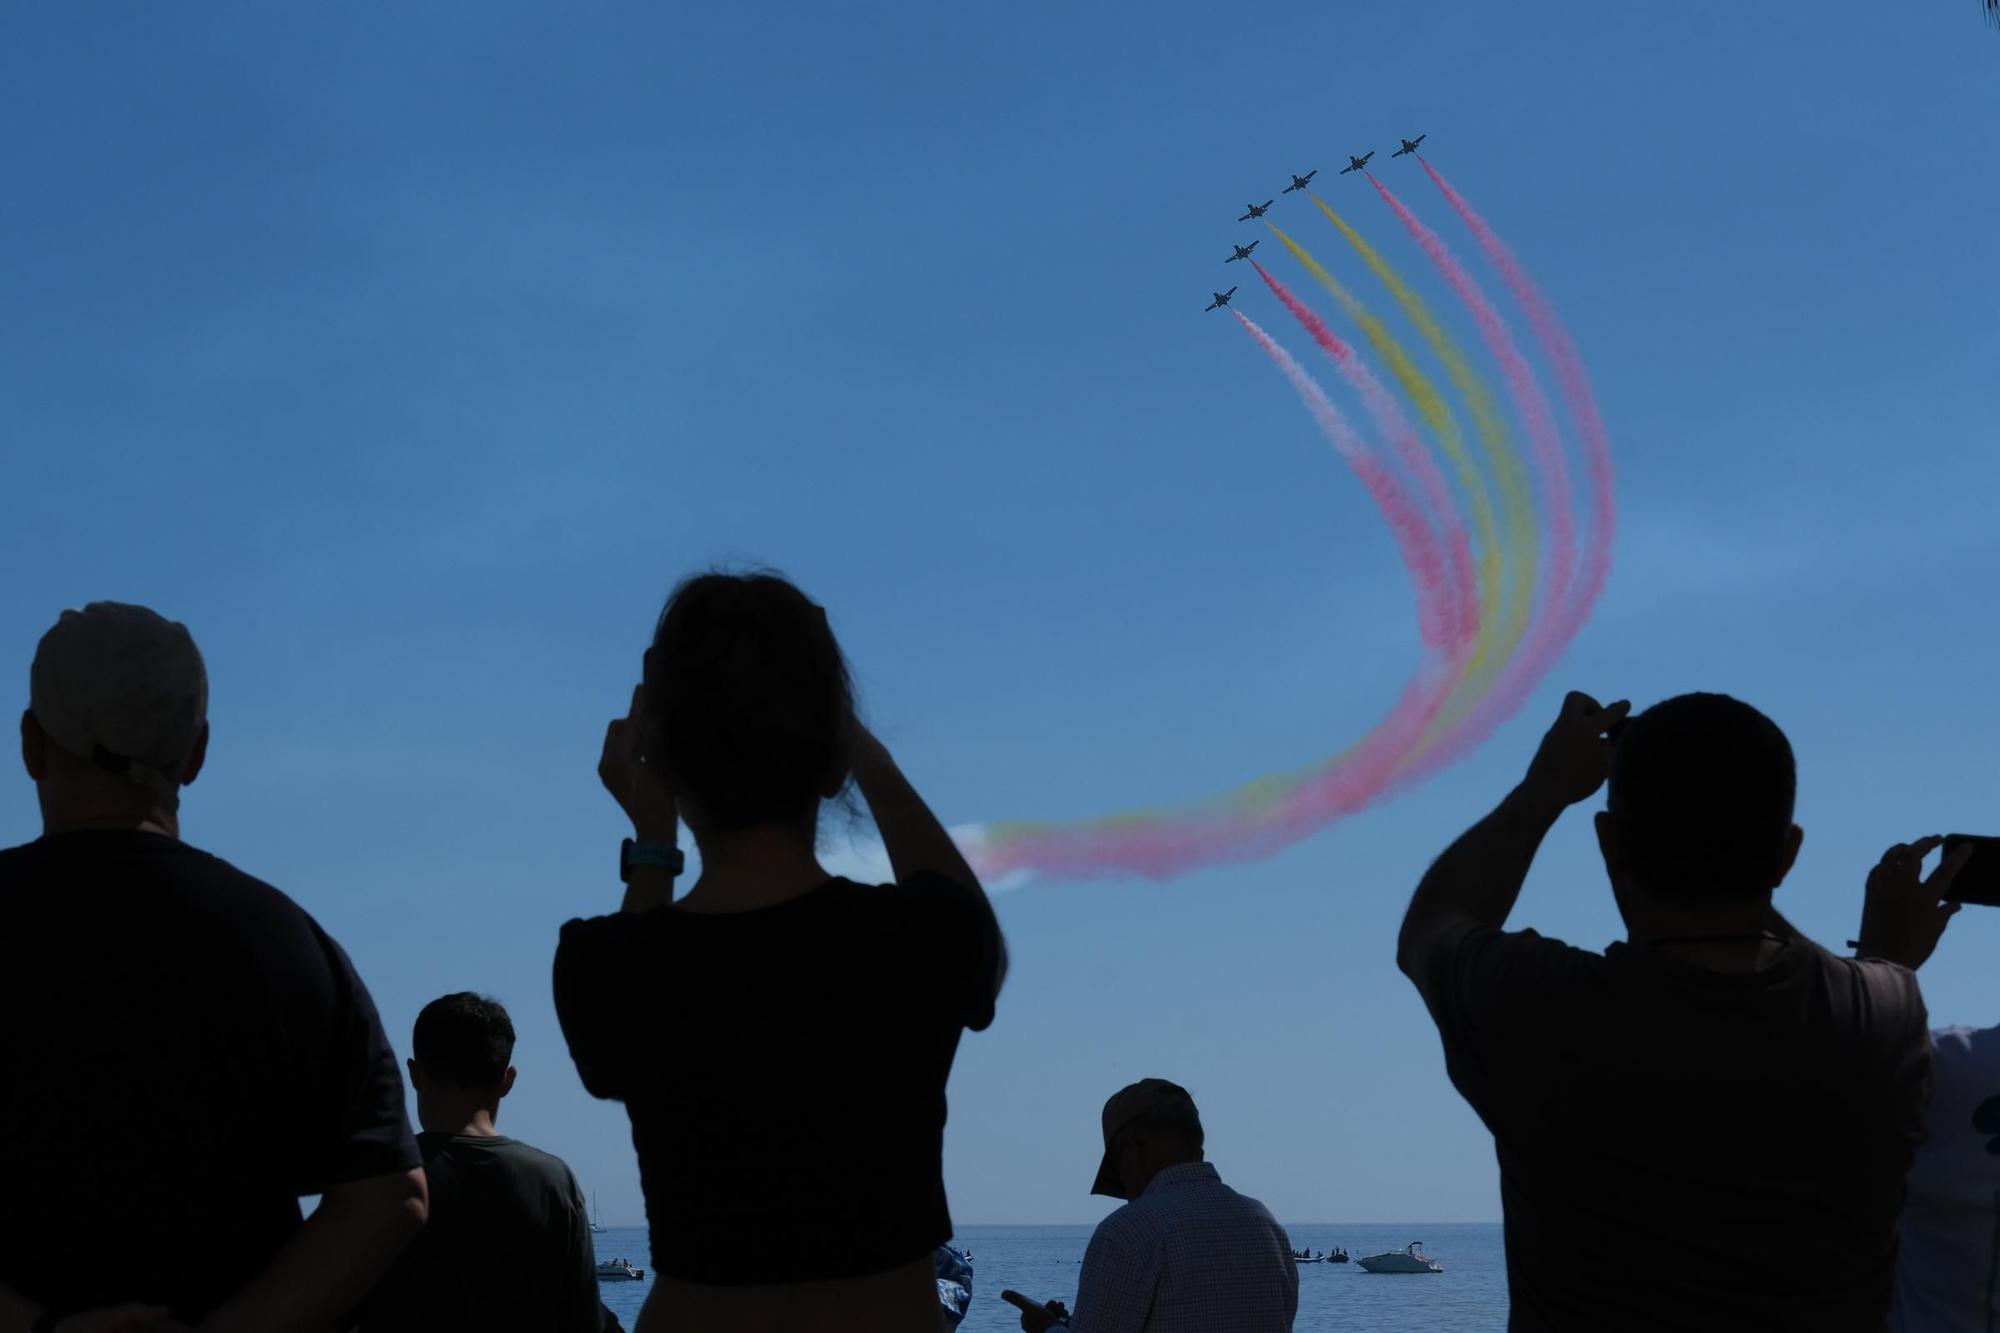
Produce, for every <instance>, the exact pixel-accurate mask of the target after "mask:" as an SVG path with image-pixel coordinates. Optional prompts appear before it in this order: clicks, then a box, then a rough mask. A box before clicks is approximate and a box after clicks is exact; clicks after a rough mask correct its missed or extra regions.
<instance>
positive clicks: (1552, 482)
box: [1362, 172, 1576, 657]
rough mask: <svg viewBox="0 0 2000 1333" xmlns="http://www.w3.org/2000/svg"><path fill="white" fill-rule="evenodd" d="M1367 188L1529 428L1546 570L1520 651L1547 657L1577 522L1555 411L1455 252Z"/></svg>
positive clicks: (1379, 189) (1387, 195) (1381, 189)
mask: <svg viewBox="0 0 2000 1333" xmlns="http://www.w3.org/2000/svg"><path fill="white" fill-rule="evenodd" d="M1362 174H1363V175H1365V176H1367V177H1368V183H1369V184H1370V185H1373V186H1374V187H1375V190H1376V193H1378V194H1380V195H1381V196H1382V200H1383V202H1384V203H1386V204H1388V205H1389V208H1390V211H1391V212H1393V213H1395V215H1396V218H1397V220H1398V221H1399V222H1401V223H1402V224H1403V228H1404V230H1406V231H1408V232H1409V233H1410V236H1411V239H1413V240H1415V241H1416V243H1417V245H1418V246H1419V247H1420V248H1421V249H1422V250H1423V252H1424V253H1425V254H1426V255H1427V256H1429V257H1430V261H1431V263H1432V264H1433V265H1434V266H1435V267H1436V268H1437V270H1438V272H1439V273H1440V274H1441V275H1442V276H1443V277H1444V280H1445V282H1446V284H1447V285H1449V286H1450V287H1451V289H1452V291H1453V292H1454V293H1455V294H1456V295H1457V296H1458V299H1459V301H1460V303H1461V304H1463V305H1464V306H1465V308H1466V310H1467V311H1468V312H1469V313H1470V314H1471V315H1472V321H1473V323H1474V324H1476V325H1477V326H1478V328H1479V336H1480V339H1481V341H1483V342H1484V343H1485V344H1486V349H1487V351H1488V352H1490V353H1491V354H1492V356H1493V359H1494V360H1495V361H1496V362H1497V363H1499V366H1500V374H1501V377H1502V378H1503V379H1504V380H1506V382H1507V393H1508V396H1509V397H1511V398H1512V399H1513V400H1514V410H1515V411H1517V412H1519V413H1520V414H1521V421H1522V423H1523V424H1524V425H1525V426H1526V427H1527V431H1528V441H1529V444H1530V445H1531V446H1532V447H1533V448H1534V451H1535V460H1536V461H1537V462H1538V463H1540V464H1541V473H1542V482H1543V487H1544V500H1545V507H1546V509H1547V511H1548V514H1549V548H1548V568H1547V571H1546V576H1545V577H1544V578H1543V580H1542V607H1541V612H1540V614H1539V616H1538V617H1537V621H1538V628H1537V631H1536V633H1535V634H1534V635H1532V636H1531V637H1530V639H1529V641H1528V643H1526V644H1524V645H1523V646H1522V649H1521V651H1522V652H1523V653H1524V654H1526V655H1528V656H1531V657H1532V656H1534V655H1536V654H1537V653H1540V654H1542V655H1544V656H1547V655H1549V653H1550V652H1551V650H1552V648H1559V647H1560V645H1559V644H1555V643H1552V642H1551V641H1550V631H1551V629H1552V628H1553V627H1555V626H1557V625H1559V624H1560V623H1561V618H1562V615H1563V612H1564V611H1565V609H1566V608H1565V606H1564V600H1565V598H1566V597H1567V595H1568V592H1569V580H1570V575H1571V570H1572V568H1573V567H1574V565H1575V564H1576V516H1575V514H1574V513H1573V512H1572V510H1571V500H1570V485H1569V465H1568V463H1567V461H1566V460H1565V459H1564V457H1563V440H1562V431H1561V429H1560V428H1559V427H1558V426H1557V425H1556V418H1555V412H1554V410H1553V409H1552V408H1551V407H1550V406H1549V399H1548V395H1547V394H1545V393H1543V392H1542V384H1541V380H1540V379H1538V378H1537V377H1536V375H1535V370H1534V367H1533V366H1531V365H1529V364H1528V358H1527V357H1525V356H1523V355H1522V354H1521V348H1520V346H1519V344H1517V343H1516V342H1515V341H1514V334H1513V331H1512V330H1511V329H1509V328H1508V327H1507V321H1506V320H1505V319H1503V318H1502V317H1501V315H1500V312H1499V311H1498V310H1496V309H1494V307H1493V302H1492V301H1491V300H1489V299H1487V296H1486V292H1485V289H1483V288H1482V287H1481V286H1480V285H1479V282H1478V280H1477V279H1476V278H1474V277H1473V276H1472V275H1471V274H1470V273H1468V272H1466V270H1465V266H1464V265H1463V264H1460V263H1459V262H1458V257H1457V256H1456V255H1454V254H1452V252H1451V247H1450V246H1448V245H1446V244H1445V243H1444V239H1443V238H1442V237H1440V236H1439V235H1438V234H1437V233H1436V232H1434V231H1432V230H1431V229H1430V228H1429V227H1427V226H1425V225H1424V223H1423V221H1422V220H1421V219H1420V218H1418V217H1417V215H1416V214H1415V213H1413V212H1411V211H1410V209H1409V207H1408V206H1407V205H1406V204H1404V203H1403V201H1402V200H1401V199H1398V198H1397V197H1396V195H1395V193H1394V192H1393V191H1391V190H1390V189H1389V187H1388V186H1386V185H1384V184H1383V183H1382V182H1381V181H1379V180H1377V179H1375V175H1374V173H1373V172H1363V173H1362Z"/></svg>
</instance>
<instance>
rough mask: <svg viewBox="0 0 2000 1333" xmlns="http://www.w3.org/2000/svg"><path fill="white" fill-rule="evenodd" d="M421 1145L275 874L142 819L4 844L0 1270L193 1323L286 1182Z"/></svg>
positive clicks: (361, 1018)
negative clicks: (249, 871) (238, 864)
mask: <svg viewBox="0 0 2000 1333" xmlns="http://www.w3.org/2000/svg"><path fill="white" fill-rule="evenodd" d="M417 1164H418V1157H417V1149H416V1144H415V1143H414V1142H413V1141H412V1139H411V1137H410V1129H409V1124H408V1122H407V1121H406V1120H405V1118H404V1113H403V1080H402V1075H401V1072H400V1071H399V1070H398V1069H397V1066H396V1059H395V1056H394V1055H393V1054H392V1053H391V1051H390V1049H389V1042H388V1039H387V1038H386V1037H385V1036H384V1035H383V1033H382V1024H381V1021H380V1020H379V1019H378V1018H377V1017H376V1014H375V1006H374V1003H373V1002H372V1001H371V1000H370V999H369V997H368V991H367V989H366V988H365V987H364V986H363V985H362V984H361V980H360V978H358V977H356V976H355V974H354V969H353V967H352V966H351V965H350V964H349V963H348V960H347V956H346V954H344V953H342V952H341V949H340V946H339V945H337V944H335V943H334V942H333V941H332V940H331V939H329V938H327V936H326V934H325V933H324V932H323V931H321V930H320V928H319V927H318V926H317V925H316V924H314V922H313V919H312V918H311V917H309V916H307V915H306V914H305V912H303V911H301V910H300V909H299V907H298V906H297V905H296V904H295V903H293V902H292V901H291V899H289V898H287V897H286V896H285V895H284V894H282V893H280V892H279V891H278V890H276V889H274V888H272V887H271V886H270V885H268V884H264V883H262V882H260V881H258V880H255V879H252V878H251V877H250V876H248V875H246V874H244V873H242V872H241V871H239V870H237V869H235V868H234V867H233V866H230V865H229V864H228V863H226V862H224V861H220V860H217V859H216V858H215V857H212V856H209V855H208V854H207V853H205V852H199V851H196V850H195V849H194V848H192V847H189V846H188V845H186V844H185V843H182V842H178V841H176V840H174V839H172V838H168V837H164V836H162V835H160V834H156V833H146V832H140V831H137V830H107V831H92V832H77V833H64V834H59V835H56V836H53V837H46V838H42V839H41V840H39V841H37V842H32V843H29V844H28V845H26V846H24V847H17V848H13V849H11V850H8V851H0V1281H4V1282H5V1283H6V1284H7V1285H8V1286H10V1287H13V1288H14V1289H15V1290H17V1291H19V1292H21V1293H22V1294H24V1295H26V1296H28V1297H30V1298H32V1299H34V1300H36V1301H39V1302H42V1303H44V1304H47V1305H50V1306H53V1307H56V1308H59V1309H73V1308H82V1307H88V1306H101V1305H111V1304H115V1303H118V1302H122V1301H145V1302H150V1303H158V1304H163V1305H166V1306H168V1307H170V1308H171V1309H172V1310H173V1311H174V1313H175V1315H176V1316H178V1317H179V1318H181V1319H183V1320H188V1321H193V1320H195V1319H199V1318H200V1317H202V1316H203V1315H204V1314H206V1313H207V1312H208V1311H210V1310H211V1309H213V1308H214V1307H215V1306H216V1305H218V1304H219V1303H220V1302H222V1301H223V1300H224V1299H226V1298H227V1297H228V1296H230V1295H231V1294H233V1293H234V1292H235V1291H236V1290H238V1289H239V1288H241V1287H242V1286H243V1285H244V1284H245V1283H247V1282H248V1281H249V1280H250V1279H251V1278H253V1277H254V1276H255V1275H256V1274H257V1273H258V1271H259V1270H260V1269H262V1268H263V1267H264V1265H265V1264H266V1263H268V1262H269V1261H270V1259H271V1258H272V1256H273V1255H275V1254H276V1253H277V1251H278V1249H279V1248H280V1247H281V1246H282V1245H283V1244H284V1243H285V1241H286V1239H287V1238H288V1237H289V1236H290V1235H291V1234H292V1233H293V1232H294V1231H296V1230H297V1229H298V1227H299V1221H300V1213H299V1197H300V1196H301V1195H307V1194H318V1193H322V1192H324V1191H325V1190H326V1189H328V1188H329V1187H331V1186H334V1185H338V1184H341V1183H344V1182H347V1181H352V1180H359V1179H363V1178H366V1177H369V1176H377V1175H384V1174H388V1173H391V1172H397V1171H405V1170H408V1169H409V1168H411V1167H414V1166H416V1165H417Z"/></svg>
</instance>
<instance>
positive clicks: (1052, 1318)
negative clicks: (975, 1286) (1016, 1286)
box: [1000, 1289, 1069, 1333]
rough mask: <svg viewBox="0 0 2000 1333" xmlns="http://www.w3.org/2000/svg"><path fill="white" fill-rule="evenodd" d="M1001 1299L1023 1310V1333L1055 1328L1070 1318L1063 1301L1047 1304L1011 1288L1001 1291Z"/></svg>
mask: <svg viewBox="0 0 2000 1333" xmlns="http://www.w3.org/2000/svg"><path fill="white" fill-rule="evenodd" d="M1000 1299H1001V1300H1003V1301H1005V1302H1007V1304H1009V1305H1011V1306H1013V1307H1014V1308H1015V1309H1017V1310H1019V1311H1020V1312H1021V1328H1022V1330H1023V1333H1042V1330H1043V1329H1046V1328H1053V1327H1055V1325H1057V1324H1059V1323H1062V1322H1063V1321H1064V1320H1066V1319H1068V1318H1069V1311H1068V1310H1066V1309H1064V1308H1063V1303H1062V1302H1061V1301H1049V1302H1047V1303H1046V1304H1045V1303H1043V1302H1041V1301H1037V1300H1034V1299H1033V1298H1031V1297H1027V1296H1023V1295H1022V1294H1021V1293H1020V1292H1018V1291H1013V1290H1011V1289H1010V1290H1007V1291H1003V1292H1001V1293H1000Z"/></svg>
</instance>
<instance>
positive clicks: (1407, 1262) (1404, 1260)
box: [1354, 1240, 1444, 1273]
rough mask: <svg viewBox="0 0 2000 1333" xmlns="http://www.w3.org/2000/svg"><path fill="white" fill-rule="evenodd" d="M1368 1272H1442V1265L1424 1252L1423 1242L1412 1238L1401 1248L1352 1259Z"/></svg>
mask: <svg viewBox="0 0 2000 1333" xmlns="http://www.w3.org/2000/svg"><path fill="white" fill-rule="evenodd" d="M1354 1262H1355V1263H1357V1264H1360V1265H1361V1267H1362V1268H1363V1269H1364V1270H1366V1271H1367V1272H1370V1273H1442V1272H1444V1265H1443V1264H1441V1263H1439V1262H1438V1261H1437V1260H1435V1259H1433V1258H1431V1257H1430V1256H1429V1255H1428V1254H1425V1253H1424V1243H1423V1242H1422V1241H1420V1240H1413V1241H1411V1242H1410V1243H1409V1245H1408V1246H1406V1247H1405V1248H1403V1249H1400V1250H1389V1251H1387V1252H1386V1253H1383V1254H1364V1255H1362V1256H1361V1257H1360V1258H1359V1259H1356V1260H1355V1261H1354Z"/></svg>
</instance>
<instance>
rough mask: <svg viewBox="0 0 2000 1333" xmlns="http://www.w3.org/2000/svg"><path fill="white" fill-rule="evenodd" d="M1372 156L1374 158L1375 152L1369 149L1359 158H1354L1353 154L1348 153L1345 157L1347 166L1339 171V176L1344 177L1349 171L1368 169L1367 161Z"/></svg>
mask: <svg viewBox="0 0 2000 1333" xmlns="http://www.w3.org/2000/svg"><path fill="white" fill-rule="evenodd" d="M1373 156H1375V150H1374V149H1372V148H1371V149H1369V150H1368V151H1367V152H1365V153H1363V154H1362V155H1361V156H1360V157H1356V156H1354V154H1352V153H1349V154H1348V155H1347V165H1346V166H1344V167H1342V168H1341V169H1340V174H1341V175H1343V176H1345V175H1346V174H1347V173H1348V172H1350V171H1366V170H1367V169H1368V159H1369V158H1371V157H1373Z"/></svg>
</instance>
